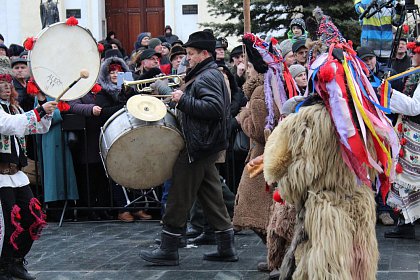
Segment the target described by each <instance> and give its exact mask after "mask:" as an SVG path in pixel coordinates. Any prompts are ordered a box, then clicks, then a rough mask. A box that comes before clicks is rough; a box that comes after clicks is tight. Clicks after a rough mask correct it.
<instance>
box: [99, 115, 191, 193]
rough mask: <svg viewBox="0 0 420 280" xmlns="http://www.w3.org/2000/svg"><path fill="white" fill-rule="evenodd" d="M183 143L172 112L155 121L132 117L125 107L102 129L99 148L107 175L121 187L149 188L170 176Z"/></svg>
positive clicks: (183, 145)
mask: <svg viewBox="0 0 420 280" xmlns="http://www.w3.org/2000/svg"><path fill="white" fill-rule="evenodd" d="M184 147H185V142H184V138H183V137H182V134H181V132H180V131H179V129H178V124H177V121H176V118H175V116H174V114H173V113H172V112H171V111H167V113H166V115H165V117H164V118H163V119H161V120H158V121H150V122H148V121H143V120H140V119H137V118H135V117H133V116H132V115H131V114H130V113H129V112H128V111H127V109H126V108H123V109H121V110H119V111H118V112H116V113H115V114H114V115H112V116H111V118H109V120H108V121H107V122H106V123H105V125H104V126H103V127H102V129H101V134H100V137H99V151H100V153H101V157H102V160H103V163H104V166H105V169H106V171H107V174H108V176H109V177H111V178H112V179H113V180H114V181H115V182H117V183H118V184H120V185H121V186H124V187H127V188H132V189H148V188H151V187H155V186H158V185H160V184H162V183H163V182H164V181H165V180H167V179H169V178H171V177H172V168H173V166H174V163H175V160H176V159H177V157H178V155H179V153H180V151H181V150H182V149H184Z"/></svg>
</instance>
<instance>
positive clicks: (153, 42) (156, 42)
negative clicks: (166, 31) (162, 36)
mask: <svg viewBox="0 0 420 280" xmlns="http://www.w3.org/2000/svg"><path fill="white" fill-rule="evenodd" d="M158 45H162V41H161V40H159V39H158V38H153V39H150V41H149V46H148V47H147V48H149V49H154V48H156V47H157V46H158Z"/></svg>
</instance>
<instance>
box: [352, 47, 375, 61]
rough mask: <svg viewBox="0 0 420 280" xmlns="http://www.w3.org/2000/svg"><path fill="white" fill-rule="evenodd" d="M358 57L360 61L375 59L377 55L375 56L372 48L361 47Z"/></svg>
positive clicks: (358, 50)
mask: <svg viewBox="0 0 420 280" xmlns="http://www.w3.org/2000/svg"><path fill="white" fill-rule="evenodd" d="M357 56H358V57H359V58H360V59H364V58H365V57H374V56H376V55H375V52H374V51H373V50H372V48H370V47H359V48H358V49H357Z"/></svg>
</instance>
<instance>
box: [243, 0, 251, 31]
mask: <svg viewBox="0 0 420 280" xmlns="http://www.w3.org/2000/svg"><path fill="white" fill-rule="evenodd" d="M243 5H244V33H247V32H251V12H250V5H251V4H250V0H244V4H243Z"/></svg>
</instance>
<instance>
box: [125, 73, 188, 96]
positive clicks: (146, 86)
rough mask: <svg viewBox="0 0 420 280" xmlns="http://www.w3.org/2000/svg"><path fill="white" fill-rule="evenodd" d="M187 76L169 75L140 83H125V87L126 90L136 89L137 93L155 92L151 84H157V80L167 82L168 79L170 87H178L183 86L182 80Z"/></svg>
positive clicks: (139, 81) (140, 81)
mask: <svg viewBox="0 0 420 280" xmlns="http://www.w3.org/2000/svg"><path fill="white" fill-rule="evenodd" d="M184 76H185V74H183V75H167V76H158V77H155V78H151V79H144V80H138V81H124V82H123V85H124V87H125V88H127V87H134V89H135V90H136V91H137V92H153V88H152V87H151V86H150V84H152V83H154V82H156V81H157V80H165V79H168V80H169V81H170V82H169V83H168V87H178V86H180V85H181V82H182V79H183V78H184Z"/></svg>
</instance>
